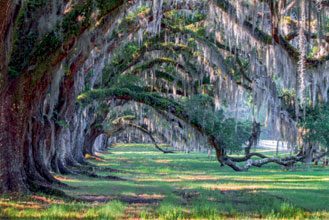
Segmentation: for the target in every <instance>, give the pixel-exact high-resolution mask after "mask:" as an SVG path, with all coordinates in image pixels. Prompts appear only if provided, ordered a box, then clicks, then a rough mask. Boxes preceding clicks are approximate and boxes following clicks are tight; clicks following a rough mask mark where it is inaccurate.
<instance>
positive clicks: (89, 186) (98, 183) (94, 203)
mask: <svg viewBox="0 0 329 220" xmlns="http://www.w3.org/2000/svg"><path fill="white" fill-rule="evenodd" d="M109 152H110V153H106V154H102V155H100V158H101V159H98V160H95V159H91V160H90V161H91V162H92V163H95V164H97V165H98V166H100V167H103V168H104V169H102V171H97V174H98V175H101V176H104V178H102V179H99V178H91V177H86V176H58V178H59V179H61V180H62V181H63V182H65V183H67V184H69V185H70V186H73V187H74V188H73V189H64V190H65V192H66V193H67V194H69V195H71V196H74V197H77V198H80V199H82V200H83V201H84V202H72V201H65V200H63V199H60V198H55V197H47V196H43V195H34V196H26V197H24V198H19V199H18V198H9V197H2V198H1V199H0V216H2V217H25V218H31V217H44V218H50V219H51V218H70V219H71V218H90V219H91V218H107V219H127V218H135V219H136V218H142V219H227V218H231V219H236V218H241V219H255V218H266V219H304V218H305V219H329V205H328V204H329V169H328V168H323V167H320V166H319V167H312V168H310V169H307V170H305V169H304V168H303V167H297V169H296V171H293V172H292V171H285V170H282V169H281V168H280V167H278V166H274V165H269V166H266V167H264V168H261V169H260V168H254V169H251V170H250V171H248V172H242V173H241V172H240V173H237V172H234V171H232V170H231V169H230V168H226V167H225V168H222V167H220V166H219V164H218V163H217V162H216V160H215V158H214V156H213V157H212V158H208V156H207V155H206V154H201V153H190V154H185V153H175V154H163V153H161V152H159V151H157V150H156V149H155V148H153V147H152V146H151V145H149V146H148V145H138V144H134V145H120V146H116V147H114V148H112V149H110V151H109ZM107 167H111V168H113V169H117V170H118V171H117V172H113V171H112V172H111V171H110V170H109V169H106V168H107ZM108 175H113V176H118V177H121V178H123V179H125V180H112V179H108V178H107V176H108ZM88 201H89V202H88Z"/></svg>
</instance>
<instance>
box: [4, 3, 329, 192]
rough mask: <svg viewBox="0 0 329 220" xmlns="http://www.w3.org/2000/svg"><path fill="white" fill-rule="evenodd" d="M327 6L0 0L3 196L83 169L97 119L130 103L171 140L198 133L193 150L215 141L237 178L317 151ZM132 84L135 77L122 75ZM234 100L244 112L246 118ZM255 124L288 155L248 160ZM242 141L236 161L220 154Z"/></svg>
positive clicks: (324, 91)
mask: <svg viewBox="0 0 329 220" xmlns="http://www.w3.org/2000/svg"><path fill="white" fill-rule="evenodd" d="M328 6H329V3H328V1H327V0H301V1H297V0H255V1H247V0H234V1H227V0H211V1H196V0H195V1H194V0H190V1H172V0H165V1H162V0H153V1H124V0H115V1H100V0H88V1H83V2H79V1H77V2H71V1H70V2H67V1H61V0H56V1H54V2H52V4H50V3H49V2H48V1H47V0H38V1H35V0H27V1H20V0H18V1H6V0H5V1H1V2H0V10H1V13H0V18H1V19H0V21H1V22H0V37H1V41H0V52H1V55H0V56H1V58H4V59H1V61H0V64H1V65H0V70H1V76H0V86H1V87H0V88H1V89H0V90H1V91H0V92H1V93H0V94H1V95H0V97H1V100H0V101H1V106H0V107H1V108H0V192H1V193H5V192H28V191H31V190H32V191H40V190H43V191H47V192H53V193H54V192H57V193H60V192H58V191H54V190H53V188H52V186H53V184H57V185H61V183H60V182H59V181H58V180H56V179H55V178H54V177H53V175H52V173H51V172H50V171H54V172H60V173H79V172H82V171H81V169H84V172H85V171H86V170H85V168H86V169H88V168H90V164H88V162H86V161H85V159H84V157H83V156H84V154H87V153H92V149H91V148H92V144H93V142H94V140H95V139H96V137H97V136H98V135H99V134H101V133H102V132H105V131H104V129H103V127H102V126H100V124H102V123H103V122H104V120H106V118H107V116H108V115H109V114H111V111H112V109H113V110H114V109H115V108H114V107H113V106H121V105H124V103H126V102H127V101H133V102H135V103H142V104H141V105H148V106H149V107H151V108H153V109H154V111H156V112H157V114H158V116H157V117H161V118H164V120H167V121H168V122H170V123H169V124H174V125H175V126H176V127H177V128H181V129H177V132H179V130H188V131H189V132H186V135H189V134H190V135H192V136H193V135H195V136H200V137H203V138H199V139H200V140H201V139H202V140H203V141H202V142H197V141H196V142H195V143H194V144H195V146H200V145H208V146H206V147H209V146H211V147H213V148H214V149H215V150H216V154H217V158H218V160H219V162H220V163H221V164H222V165H228V166H230V167H232V168H233V169H235V170H247V169H249V168H250V167H252V166H262V165H264V164H267V163H271V162H274V163H278V164H281V165H283V166H291V165H292V164H294V163H296V162H299V161H301V162H305V161H310V160H313V159H318V158H319V157H321V156H324V155H325V154H326V153H327V151H326V150H325V149H327V148H326V147H327V146H326V145H327V142H326V141H325V136H324V133H325V132H326V129H327V128H326V126H325V124H323V123H321V119H325V118H326V115H327V114H326V111H325V110H321V112H322V113H323V114H322V113H321V114H319V115H320V117H319V118H316V119H314V117H315V113H316V112H318V111H319V110H318V108H319V109H322V108H323V109H325V108H326V107H325V106H326V103H327V101H328V100H327V98H328V83H329V76H328V59H329V54H328V51H329V50H328V45H329V43H328V31H329V30H328V29H329V27H328ZM3 54H4V56H3ZM120 76H126V78H125V80H121V81H120ZM133 76H135V77H137V78H140V79H142V80H140V81H138V80H137V81H136V82H135V81H134V80H133V81H130V82H129V80H126V79H128V78H129V77H130V79H136V78H134V77H133ZM121 79H123V78H121ZM141 82H142V83H141ZM77 99H78V100H79V102H80V103H84V105H77V104H76V103H75V102H76V100H77ZM200 103H201V104H200ZM240 104H243V105H245V106H248V107H245V108H246V109H249V110H248V111H246V112H247V113H248V114H249V115H251V117H252V118H251V119H250V118H249V122H246V120H245V119H246V118H243V117H240V115H242V112H241V110H240V109H241V108H239V105H240ZM196 105H202V109H198V108H193V107H195V106H196ZM317 106H324V107H317ZM244 113H245V112H244ZM154 114H155V113H154ZM264 115H266V117H264ZM138 117H139V116H138ZM157 117H155V118H153V119H156V118H157ZM312 117H313V118H312ZM153 119H152V120H153ZM201 119H202V120H201ZM312 121H313V122H314V123H311V122H312ZM264 124H266V125H267V127H268V128H270V129H272V131H273V133H274V134H275V136H276V137H280V139H282V140H286V141H287V142H288V143H289V144H290V145H291V147H292V148H294V149H295V150H296V152H297V154H296V155H294V156H291V157H287V158H268V157H266V156H265V155H262V154H258V153H254V152H252V150H251V147H252V146H253V145H255V144H256V143H257V140H258V138H259V134H260V130H261V127H262V126H263V125H264ZM135 125H136V126H135ZM131 126H135V128H136V129H139V127H140V126H139V124H135V123H133V124H131ZM299 126H300V127H299ZM142 128H143V127H142ZM301 128H303V129H301ZM140 130H143V129H140ZM166 130H168V129H165V128H164V129H162V130H161V131H163V132H164V133H165V132H166ZM301 131H302V132H301ZM182 136H184V134H182ZM297 136H298V137H300V138H299V139H297V138H296V137H297ZM176 139H177V141H183V140H185V139H184V138H181V139H179V137H176ZM196 139H198V138H196ZM204 140H206V142H204ZM174 141H175V140H174ZM186 145H189V146H187V147H191V148H193V147H194V146H192V145H193V144H192V143H188V142H186ZM241 145H244V146H245V148H244V149H243V151H244V153H245V155H244V156H242V157H239V158H235V157H230V155H229V153H230V152H232V151H235V150H239V149H240V150H241V148H240V146H241ZM320 146H321V147H320Z"/></svg>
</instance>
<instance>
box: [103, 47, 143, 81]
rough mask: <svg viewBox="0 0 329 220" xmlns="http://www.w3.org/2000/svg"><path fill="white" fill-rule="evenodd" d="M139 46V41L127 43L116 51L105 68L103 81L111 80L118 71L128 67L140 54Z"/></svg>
mask: <svg viewBox="0 0 329 220" xmlns="http://www.w3.org/2000/svg"><path fill="white" fill-rule="evenodd" d="M138 52H139V46H138V45H137V43H127V44H125V45H124V46H123V47H122V48H120V49H119V50H117V51H115V53H114V55H113V56H114V57H113V58H112V60H111V62H110V63H109V64H108V65H107V66H106V67H105V68H104V71H103V81H104V83H105V84H107V83H109V82H111V80H112V79H113V78H115V77H116V75H117V74H118V73H121V72H122V71H123V70H125V69H126V68H127V65H128V64H129V63H130V62H131V61H132V60H133V59H134V58H136V57H137V56H138Z"/></svg>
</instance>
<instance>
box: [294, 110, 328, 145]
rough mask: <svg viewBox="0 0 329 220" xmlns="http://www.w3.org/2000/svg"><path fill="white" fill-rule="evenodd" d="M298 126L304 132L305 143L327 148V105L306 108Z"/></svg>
mask: <svg viewBox="0 0 329 220" xmlns="http://www.w3.org/2000/svg"><path fill="white" fill-rule="evenodd" d="M299 126H300V127H301V128H303V129H305V130H306V133H305V135H304V140H305V141H306V142H309V143H311V144H320V145H321V146H323V147H326V148H328V147H329V135H328V134H329V105H327V104H326V105H317V106H316V107H315V108H308V109H307V112H306V116H305V118H303V120H302V121H301V122H300V124H299Z"/></svg>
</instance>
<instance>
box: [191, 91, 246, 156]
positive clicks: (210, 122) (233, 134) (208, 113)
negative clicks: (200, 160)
mask: <svg viewBox="0 0 329 220" xmlns="http://www.w3.org/2000/svg"><path fill="white" fill-rule="evenodd" d="M201 106H202V107H201ZM184 107H185V111H186V112H187V114H188V116H189V119H190V120H191V123H193V124H200V125H201V126H202V127H203V129H204V130H205V131H206V133H207V134H209V135H213V136H214V137H216V138H218V139H220V140H222V141H224V144H225V146H226V147H227V150H230V151H239V150H241V149H242V148H241V146H242V144H244V143H245V142H246V141H247V140H248V138H249V136H250V134H251V123H250V122H239V121H236V120H235V119H233V118H226V117H225V114H224V112H223V111H222V110H215V109H214V106H213V101H212V98H211V97H210V96H208V95H196V96H193V97H191V98H189V99H187V100H186V101H185V103H184Z"/></svg>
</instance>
